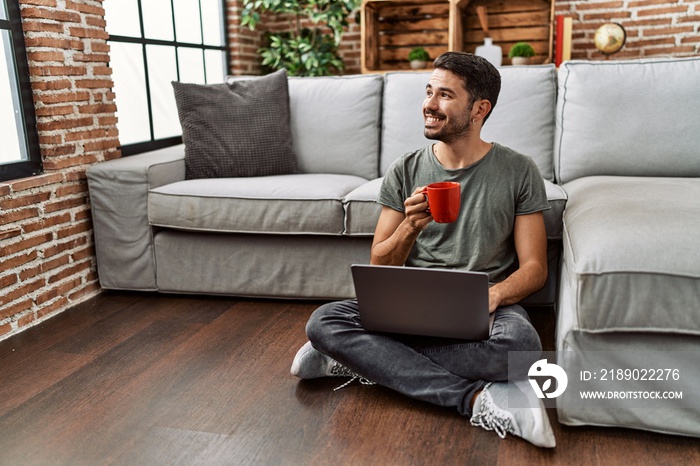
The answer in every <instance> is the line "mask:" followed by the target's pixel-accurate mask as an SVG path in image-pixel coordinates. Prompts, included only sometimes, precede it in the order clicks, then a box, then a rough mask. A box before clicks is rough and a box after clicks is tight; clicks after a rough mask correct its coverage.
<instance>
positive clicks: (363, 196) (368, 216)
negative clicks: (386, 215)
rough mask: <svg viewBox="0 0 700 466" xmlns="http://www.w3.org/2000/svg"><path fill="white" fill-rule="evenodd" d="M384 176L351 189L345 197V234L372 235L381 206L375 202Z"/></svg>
mask: <svg viewBox="0 0 700 466" xmlns="http://www.w3.org/2000/svg"><path fill="white" fill-rule="evenodd" d="M383 179H384V178H376V179H374V180H372V181H368V182H367V183H365V184H363V185H362V186H360V187H358V188H356V189H354V190H353V191H351V192H350V193H349V194H348V195H347V196H345V199H343V205H344V206H345V234H346V235H350V236H374V230H375V229H376V227H377V220H379V213H380V212H381V210H382V206H381V205H379V204H377V197H378V196H379V188H380V187H381V186H382V180H383Z"/></svg>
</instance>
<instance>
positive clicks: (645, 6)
mask: <svg viewBox="0 0 700 466" xmlns="http://www.w3.org/2000/svg"><path fill="white" fill-rule="evenodd" d="M555 7H556V14H563V15H567V16H571V17H572V18H573V40H572V53H571V57H572V58H576V59H584V60H604V59H605V58H606V57H605V56H604V55H603V54H601V53H600V52H599V51H598V50H597V49H596V48H595V46H594V45H593V36H594V34H595V31H596V29H597V28H598V27H600V25H601V24H603V23H606V22H615V23H620V24H622V25H623V26H624V28H625V31H626V32H627V42H626V43H625V47H624V48H623V49H622V50H621V51H620V52H618V53H616V54H615V55H613V56H612V57H611V58H613V59H616V60H626V59H634V58H647V57H659V56H674V57H683V56H695V55H699V54H700V34H699V32H700V1H698V0H675V1H668V0H618V1H610V0H584V1H581V0H577V1H563V0H557V1H556V4H555Z"/></svg>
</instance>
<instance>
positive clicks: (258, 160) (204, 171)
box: [172, 70, 297, 179]
mask: <svg viewBox="0 0 700 466" xmlns="http://www.w3.org/2000/svg"><path fill="white" fill-rule="evenodd" d="M172 84H173V89H174V91H175V100H176V102H177V113H178V116H179V117H180V124H181V125H182V140H183V142H184V143H185V167H186V171H185V176H186V177H187V178H188V179H196V178H224V177H238V176H264V175H282V174H289V173H295V172H296V171H297V164H296V156H295V155H294V150H293V148H292V133H291V130H290V126H289V92H288V87H287V73H286V72H285V71H284V70H280V71H277V72H275V73H272V74H270V75H267V76H264V77H261V78H258V79H251V80H246V81H233V82H231V83H229V84H208V85H202V84H189V83H187V84H186V83H179V82H173V83H172Z"/></svg>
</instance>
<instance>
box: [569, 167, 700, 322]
mask: <svg viewBox="0 0 700 466" xmlns="http://www.w3.org/2000/svg"><path fill="white" fill-rule="evenodd" d="M564 189H565V190H566V192H567V193H568V195H569V200H568V203H567V206H566V212H565V213H564V262H565V267H566V269H567V270H566V271H565V272H566V273H564V276H565V277H567V279H568V283H567V286H568V287H569V288H570V289H571V290H572V291H571V299H572V300H573V303H572V305H573V307H574V309H575V310H576V315H577V316H578V317H577V318H578V322H577V324H578V325H577V326H578V328H580V329H581V330H589V331H615V330H631V331H634V330H641V331H677V332H682V333H696V334H697V333H700V235H698V231H700V210H699V209H698V199H700V179H698V178H695V179H693V178H636V177H598V176H596V177H586V178H580V179H578V180H575V181H572V182H570V183H567V184H566V185H564Z"/></svg>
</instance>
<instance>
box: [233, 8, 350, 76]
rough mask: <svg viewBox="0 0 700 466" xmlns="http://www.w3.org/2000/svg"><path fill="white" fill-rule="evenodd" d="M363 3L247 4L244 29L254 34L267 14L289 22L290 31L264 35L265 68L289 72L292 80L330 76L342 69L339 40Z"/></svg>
mask: <svg viewBox="0 0 700 466" xmlns="http://www.w3.org/2000/svg"><path fill="white" fill-rule="evenodd" d="M360 1H361V0H299V1H295V0H264V1H263V0H244V1H243V11H242V13H241V26H247V27H248V28H250V29H251V30H255V28H256V27H257V25H258V23H259V22H260V21H261V18H262V15H264V14H265V13H269V14H272V15H279V17H281V18H286V19H288V21H289V23H288V24H289V28H288V30H286V31H282V32H265V39H266V42H267V45H266V46H264V47H262V48H261V49H259V50H258V53H259V54H260V56H261V57H262V59H263V60H262V65H263V67H267V68H269V69H272V70H279V69H286V70H287V73H288V74H289V75H291V76H327V75H330V74H332V73H334V72H339V71H341V70H342V69H343V60H342V59H341V58H340V55H339V54H338V45H339V44H340V36H341V34H342V33H343V30H344V28H346V27H347V26H348V25H349V22H348V17H349V16H350V15H351V14H352V13H353V12H355V11H356V10H357V8H358V7H359V5H360ZM302 25H304V26H302ZM329 32H330V34H329Z"/></svg>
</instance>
